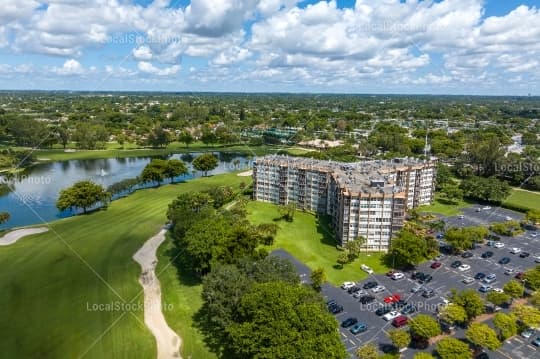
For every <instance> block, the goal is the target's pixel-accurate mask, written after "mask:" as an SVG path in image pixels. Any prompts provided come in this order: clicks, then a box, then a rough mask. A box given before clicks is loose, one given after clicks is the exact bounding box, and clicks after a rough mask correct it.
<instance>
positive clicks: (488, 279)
mask: <svg viewBox="0 0 540 359" xmlns="http://www.w3.org/2000/svg"><path fill="white" fill-rule="evenodd" d="M496 280H497V275H495V274H494V273H491V274H489V275H487V276H486V277H485V278H484V280H483V282H484V283H486V284H490V283H493V282H495V281H496Z"/></svg>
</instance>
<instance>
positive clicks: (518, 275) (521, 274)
mask: <svg viewBox="0 0 540 359" xmlns="http://www.w3.org/2000/svg"><path fill="white" fill-rule="evenodd" d="M514 278H516V279H518V280H524V279H525V272H517V273H516V275H515V276H514Z"/></svg>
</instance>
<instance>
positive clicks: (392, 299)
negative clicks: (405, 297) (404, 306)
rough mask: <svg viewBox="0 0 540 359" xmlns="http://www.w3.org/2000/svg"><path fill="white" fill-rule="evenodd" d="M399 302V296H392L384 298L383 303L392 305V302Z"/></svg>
mask: <svg viewBox="0 0 540 359" xmlns="http://www.w3.org/2000/svg"><path fill="white" fill-rule="evenodd" d="M400 300H401V296H400V295H399V294H393V295H391V296H388V297H386V298H384V302H385V303H394V302H399V301H400Z"/></svg>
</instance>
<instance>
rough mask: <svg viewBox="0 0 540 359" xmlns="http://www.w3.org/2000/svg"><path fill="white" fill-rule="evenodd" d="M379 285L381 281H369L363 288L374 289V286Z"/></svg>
mask: <svg viewBox="0 0 540 359" xmlns="http://www.w3.org/2000/svg"><path fill="white" fill-rule="evenodd" d="M378 285H379V283H377V282H367V283H366V284H364V286H363V287H362V288H363V289H372V288H375V287H376V286H378Z"/></svg>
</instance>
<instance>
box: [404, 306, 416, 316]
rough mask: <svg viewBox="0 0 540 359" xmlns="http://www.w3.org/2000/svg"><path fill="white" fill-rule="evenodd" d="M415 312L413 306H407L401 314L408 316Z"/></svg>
mask: <svg viewBox="0 0 540 359" xmlns="http://www.w3.org/2000/svg"><path fill="white" fill-rule="evenodd" d="M414 312H416V307H415V306H414V305H413V304H407V305H406V306H404V307H403V309H402V310H401V314H404V315H408V314H412V313H414Z"/></svg>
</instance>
